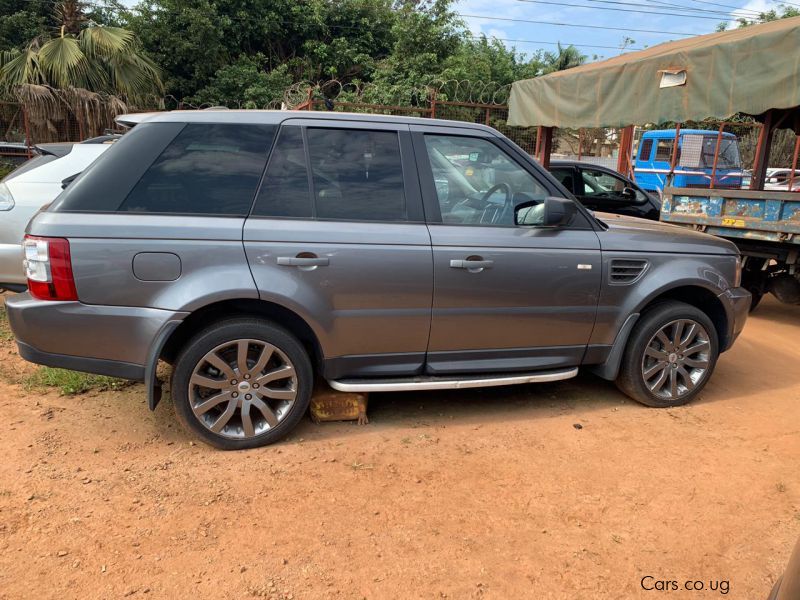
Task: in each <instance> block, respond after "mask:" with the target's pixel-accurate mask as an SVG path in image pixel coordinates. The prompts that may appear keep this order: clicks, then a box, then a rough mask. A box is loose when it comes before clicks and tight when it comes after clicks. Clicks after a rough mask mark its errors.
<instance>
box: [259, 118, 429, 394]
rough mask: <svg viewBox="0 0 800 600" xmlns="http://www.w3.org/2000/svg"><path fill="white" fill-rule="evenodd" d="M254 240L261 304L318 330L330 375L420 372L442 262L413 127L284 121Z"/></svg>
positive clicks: (261, 198)
mask: <svg viewBox="0 0 800 600" xmlns="http://www.w3.org/2000/svg"><path fill="white" fill-rule="evenodd" d="M244 243H245V251H246V253H247V258H248V261H249V263H250V266H251V269H252V272H253V277H254V278H255V281H256V285H257V287H258V290H259V295H260V297H261V298H262V299H263V300H271V301H274V302H277V303H280V304H282V305H286V306H287V307H288V308H291V309H292V310H294V311H295V312H296V313H297V314H299V315H300V316H301V317H302V318H303V319H304V320H305V321H306V322H307V323H309V324H310V325H311V327H312V328H313V329H314V332H315V334H316V336H317V338H318V339H319V341H320V343H321V345H322V350H323V353H324V359H325V376H326V377H327V378H328V379H336V378H341V377H358V376H391V375H409V374H415V373H419V372H421V370H422V367H423V364H424V358H425V350H426V347H427V343H428V333H429V329H430V315H431V299H432V294H433V266H432V258H431V244H430V235H429V234H428V230H427V228H426V226H425V224H424V218H423V211H422V200H421V196H420V191H419V183H418V181H417V176H416V168H415V165H414V162H413V150H412V148H411V142H410V137H409V132H408V126H407V125H402V124H387V123H380V122H374V123H368V122H353V121H336V120H324V121H323V120H319V119H306V120H304V119H290V120H287V121H285V122H284V123H283V125H282V126H281V129H280V132H279V134H278V139H277V140H276V143H275V146H274V149H273V151H272V154H271V156H270V160H269V164H268V166H267V170H266V173H265V176H264V179H263V181H262V185H261V188H260V190H259V192H258V194H257V198H256V202H255V205H254V208H253V212H252V214H251V216H250V217H249V218H248V219H247V222H246V224H245V227H244Z"/></svg>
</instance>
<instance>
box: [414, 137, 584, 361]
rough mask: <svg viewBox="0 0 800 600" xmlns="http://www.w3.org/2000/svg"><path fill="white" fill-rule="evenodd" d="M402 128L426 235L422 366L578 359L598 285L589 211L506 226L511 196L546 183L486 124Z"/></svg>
mask: <svg viewBox="0 0 800 600" xmlns="http://www.w3.org/2000/svg"><path fill="white" fill-rule="evenodd" d="M412 131H414V134H413V135H414V148H415V154H416V157H417V161H418V163H419V169H420V178H421V182H422V189H423V194H424V198H425V209H426V216H427V217H428V222H429V229H430V232H431V240H432V244H433V262H434V281H435V287H434V297H433V315H432V320H431V334H430V343H429V345H428V358H427V371H428V372H430V373H432V374H445V373H469V372H489V371H500V372H508V371H523V370H536V369H546V368H557V367H570V366H575V365H578V364H580V362H581V360H582V358H583V355H584V352H585V350H586V346H587V343H588V341H589V337H590V335H591V331H592V327H593V325H594V321H595V314H596V310H597V300H598V293H599V289H600V245H599V240H598V238H597V235H596V234H595V232H594V231H593V230H592V229H591V227H590V225H589V223H588V221H587V220H586V219H585V217H584V216H583V215H582V214H579V215H577V217H576V219H575V220H574V221H573V223H572V224H571V225H570V226H568V227H563V228H558V229H552V228H548V229H545V228H537V227H517V226H515V225H514V216H513V206H514V205H515V204H519V203H521V202H525V201H538V202H541V201H543V200H544V198H545V197H546V196H548V195H550V194H552V193H554V192H555V191H556V190H555V188H554V186H552V184H551V183H550V182H547V181H546V180H544V178H543V177H542V175H541V174H539V173H538V172H537V171H536V169H535V168H534V167H533V166H532V165H530V164H526V163H525V162H524V161H523V160H522V159H521V157H520V156H518V155H515V154H514V151H513V150H512V148H511V147H510V146H506V145H505V144H504V143H503V141H502V140H500V139H498V138H497V137H495V136H493V135H491V134H490V133H489V132H484V131H480V130H475V129H457V128H444V127H442V128H436V127H433V126H430V127H418V126H412ZM445 184H446V185H445Z"/></svg>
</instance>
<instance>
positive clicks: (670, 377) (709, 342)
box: [616, 300, 719, 407]
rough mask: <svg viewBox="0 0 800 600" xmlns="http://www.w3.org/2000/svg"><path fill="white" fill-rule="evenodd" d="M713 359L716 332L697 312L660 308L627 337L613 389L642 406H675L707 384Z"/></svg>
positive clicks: (675, 305)
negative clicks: (676, 342)
mask: <svg viewBox="0 0 800 600" xmlns="http://www.w3.org/2000/svg"><path fill="white" fill-rule="evenodd" d="M678 337H679V338H680V343H678V344H675V340H676V339H678ZM685 350H688V351H689V352H685ZM718 356H719V340H718V336H717V331H716V329H715V328H714V324H713V323H712V322H711V319H709V318H708V316H707V315H706V314H705V313H704V312H703V311H701V310H700V309H698V308H696V307H694V306H691V305H689V304H685V303H683V302H677V301H674V300H670V301H665V302H661V303H659V304H656V305H654V306H652V307H651V308H650V309H648V310H647V311H646V312H644V313H643V314H642V316H641V318H640V319H639V322H638V323H637V324H636V327H634V329H633V331H632V332H631V335H630V338H629V339H628V345H627V348H626V349H625V354H624V355H623V357H622V364H621V367H620V373H619V377H617V380H616V384H617V387H618V388H619V389H620V390H622V391H623V392H624V393H625V394H627V395H628V396H630V397H631V398H633V399H634V400H636V401H637V402H640V403H642V404H644V405H646V406H653V407H668V406H681V405H683V404H686V403H688V402H691V401H692V400H693V399H694V398H695V397H696V396H697V395H698V394H699V393H700V391H701V390H702V389H703V388H704V387H705V385H706V383H708V380H709V379H710V378H711V374H712V373H713V372H714V367H715V366H716V363H717V358H718ZM662 378H665V379H662ZM673 382H674V383H673Z"/></svg>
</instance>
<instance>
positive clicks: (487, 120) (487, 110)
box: [486, 106, 489, 126]
mask: <svg viewBox="0 0 800 600" xmlns="http://www.w3.org/2000/svg"><path fill="white" fill-rule="evenodd" d="M486 125H487V126H488V125H489V107H488V106H487V107H486Z"/></svg>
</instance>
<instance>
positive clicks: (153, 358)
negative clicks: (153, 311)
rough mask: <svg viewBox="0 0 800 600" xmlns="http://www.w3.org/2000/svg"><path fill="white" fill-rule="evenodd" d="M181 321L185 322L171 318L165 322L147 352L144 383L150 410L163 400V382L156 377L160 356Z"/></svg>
mask: <svg viewBox="0 0 800 600" xmlns="http://www.w3.org/2000/svg"><path fill="white" fill-rule="evenodd" d="M181 323H183V320H171V321H167V322H166V323H164V325H163V327H161V331H159V332H158V335H157V336H156V338H155V340H153V344H152V345H151V346H150V352H148V353H147V362H146V363H145V365H144V384H145V386H146V387H147V406H148V408H150V410H155V409H156V406H158V403H159V402H160V401H161V384H160V383H159V382H158V379H157V378H156V369H157V368H158V358H159V357H160V356H161V351H162V350H163V349H164V344H166V343H167V340H168V339H169V336H170V335H172V333H173V332H174V331H175V330H176V329H177V328H178V326H179V325H180V324H181Z"/></svg>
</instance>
